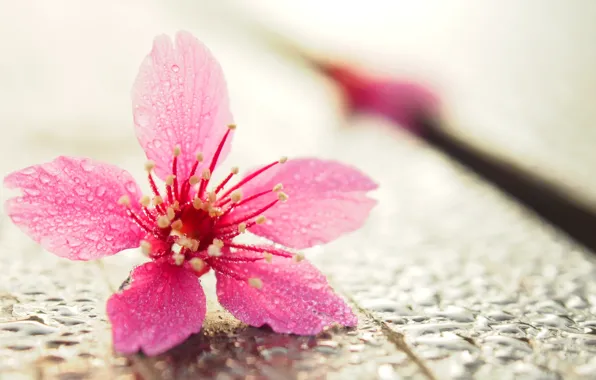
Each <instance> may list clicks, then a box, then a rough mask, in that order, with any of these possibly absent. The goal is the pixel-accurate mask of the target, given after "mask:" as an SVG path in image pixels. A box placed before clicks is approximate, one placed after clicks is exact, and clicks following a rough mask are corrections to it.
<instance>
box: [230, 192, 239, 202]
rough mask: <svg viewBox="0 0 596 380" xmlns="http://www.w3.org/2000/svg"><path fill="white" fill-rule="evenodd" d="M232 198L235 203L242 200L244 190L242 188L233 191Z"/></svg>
mask: <svg viewBox="0 0 596 380" xmlns="http://www.w3.org/2000/svg"><path fill="white" fill-rule="evenodd" d="M230 198H231V199H232V202H234V203H238V202H240V200H241V199H242V191H241V190H240V189H238V190H234V191H232V194H231V195H230Z"/></svg>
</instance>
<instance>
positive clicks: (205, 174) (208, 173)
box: [201, 169, 211, 180]
mask: <svg viewBox="0 0 596 380" xmlns="http://www.w3.org/2000/svg"><path fill="white" fill-rule="evenodd" d="M201 177H203V179H204V180H208V179H209V178H211V170H209V169H203V173H202V174H201Z"/></svg>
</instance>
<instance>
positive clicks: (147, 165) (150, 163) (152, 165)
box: [145, 160, 155, 172]
mask: <svg viewBox="0 0 596 380" xmlns="http://www.w3.org/2000/svg"><path fill="white" fill-rule="evenodd" d="M153 168H155V162H154V161H151V160H149V161H147V162H145V170H147V171H148V172H150V171H152V170H153Z"/></svg>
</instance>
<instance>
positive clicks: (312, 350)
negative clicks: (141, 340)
mask: <svg viewBox="0 0 596 380" xmlns="http://www.w3.org/2000/svg"><path fill="white" fill-rule="evenodd" d="M203 326H204V327H203V329H202V330H201V332H200V333H199V334H195V335H193V336H191V337H190V338H189V339H187V340H186V341H185V342H184V343H182V344H180V345H178V346H177V347H175V348H173V349H171V350H169V351H168V352H166V353H164V354H162V355H158V356H156V357H148V356H145V355H143V354H137V355H132V356H130V357H129V358H130V359H131V361H132V362H133V363H135V367H137V368H136V370H137V372H139V374H140V375H141V377H149V378H152V377H157V378H160V379H194V378H218V379H219V378H224V379H227V378H230V379H233V378H246V377H249V378H250V377H253V376H254V377H255V378H261V377H266V378H281V379H283V378H297V377H304V376H306V377H308V378H324V377H325V373H327V372H328V370H329V368H326V367H325V366H321V363H324V362H325V361H326V360H327V358H328V357H330V356H340V355H341V354H342V353H343V351H344V348H343V347H342V345H341V344H339V343H337V342H335V339H336V338H338V337H339V338H340V337H341V336H343V335H345V334H350V333H349V331H350V330H354V329H346V328H341V327H333V328H330V329H328V330H326V331H324V332H322V333H321V334H319V335H317V336H298V335H288V334H278V333H275V332H273V331H272V330H271V329H270V328H269V327H268V326H264V327H262V328H254V327H250V326H247V325H245V324H243V323H241V322H238V321H237V320H235V319H234V318H233V317H232V316H231V315H229V314H228V313H227V312H225V311H217V312H209V313H208V314H207V318H206V320H205V323H204V325H203ZM340 340H341V339H340Z"/></svg>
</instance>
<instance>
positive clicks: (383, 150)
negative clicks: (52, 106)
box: [0, 128, 596, 379]
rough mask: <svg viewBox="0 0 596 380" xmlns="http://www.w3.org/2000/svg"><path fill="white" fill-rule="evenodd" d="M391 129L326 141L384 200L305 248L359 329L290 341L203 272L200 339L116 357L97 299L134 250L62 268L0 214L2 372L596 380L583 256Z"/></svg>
mask: <svg viewBox="0 0 596 380" xmlns="http://www.w3.org/2000/svg"><path fill="white" fill-rule="evenodd" d="M388 133H390V132H388V131H387V130H383V129H376V130H372V131H371V129H370V128H369V129H368V131H366V132H365V130H364V129H360V130H359V129H353V130H351V131H347V132H343V133H342V134H338V135H337V136H336V137H337V138H335V139H330V140H329V141H328V142H327V143H326V145H325V146H324V147H323V148H324V150H325V151H326V152H327V153H329V152H331V153H332V155H333V156H335V157H338V158H342V159H345V160H348V161H354V160H355V159H354V158H355V157H368V159H366V160H360V163H359V166H360V167H362V168H363V169H364V170H367V171H368V172H370V173H371V174H372V175H373V176H375V177H376V178H377V179H379V181H380V182H381V189H380V190H379V191H378V192H377V194H376V195H377V197H378V198H379V199H380V200H381V203H380V204H381V206H380V207H378V208H377V209H375V211H374V212H373V215H372V217H371V219H370V221H369V223H367V225H366V226H365V228H364V229H363V230H362V231H360V232H357V233H354V234H351V235H349V236H347V237H346V238H344V239H341V240H339V241H337V242H335V243H332V244H331V245H329V246H327V247H325V248H315V249H313V250H312V251H311V252H308V253H307V255H310V256H311V258H312V259H313V261H314V262H315V263H316V264H317V265H318V266H319V267H321V268H322V269H323V271H324V272H326V273H327V274H328V275H329V276H330V279H331V281H332V283H334V284H335V285H336V286H337V288H338V289H339V290H340V291H341V292H343V294H346V295H348V296H349V297H350V298H351V299H352V300H353V301H354V302H355V303H356V304H357V305H358V307H359V308H361V309H362V311H361V312H360V313H359V315H360V319H361V323H360V326H359V327H358V329H354V330H343V329H338V328H336V329H331V330H330V331H328V332H326V333H324V334H322V335H320V336H318V337H293V336H286V335H278V334H274V333H271V332H270V331H268V330H266V329H254V328H249V327H246V326H243V325H240V324H239V323H238V322H236V321H235V320H234V319H233V318H231V317H230V316H229V315H228V314H227V313H225V312H223V311H221V310H220V309H219V308H218V307H217V305H215V304H214V300H213V297H212V295H213V291H212V290H213V289H212V288H213V284H212V283H210V282H209V280H208V281H207V283H206V293H207V294H211V303H210V305H209V309H210V312H209V314H208V315H209V317H208V320H207V322H206V327H205V329H204V331H203V332H202V334H200V335H197V336H195V337H193V338H191V339H190V340H189V341H187V342H186V343H185V344H183V345H182V346H180V347H178V348H176V349H174V350H172V351H171V352H169V353H167V354H164V355H161V356H159V357H156V358H145V357H143V356H140V355H133V356H129V357H121V356H117V355H114V354H113V353H112V350H111V345H110V338H109V325H108V324H107V322H106V317H105V314H104V305H105V299H106V298H107V297H108V296H109V294H110V293H111V291H112V289H115V288H117V287H118V286H119V284H120V283H121V282H122V281H123V280H124V279H125V278H126V276H127V274H128V270H129V269H130V268H131V267H132V265H134V264H135V263H138V262H140V255H138V253H137V252H128V253H125V254H123V255H120V256H116V257H111V258H108V259H106V260H104V261H103V262H101V263H82V262H69V261H66V260H63V259H58V258H55V257H53V256H51V255H50V254H48V253H46V252H42V251H41V249H39V248H38V247H37V246H35V244H33V243H31V242H29V241H28V240H25V239H23V238H22V235H21V234H20V233H19V232H18V231H17V230H16V228H14V227H13V226H11V225H10V224H9V223H8V222H7V221H6V219H3V222H2V232H3V233H2V236H1V237H0V239H1V244H2V254H1V255H0V260H1V264H2V268H3V269H4V273H5V274H4V276H3V281H2V283H1V288H0V292H1V293H0V294H1V297H0V300H1V302H2V303H1V306H2V309H1V310H2V314H0V322H1V323H0V363H1V365H0V374H2V375H6V376H13V375H15V376H16V374H19V375H20V376H21V377H23V378H39V377H41V378H55V377H59V376H61V378H83V377H85V376H86V377H88V378H105V377H106V376H107V377H117V376H121V378H132V376H140V377H142V378H147V379H152V378H171V379H184V378H193V377H194V376H197V375H201V376H205V377H208V378H218V379H228V378H240V377H244V376H248V377H251V376H252V377H256V378H260V377H264V378H325V377H327V378H346V377H352V378H362V379H368V378H371V379H373V378H379V379H393V378H400V377H401V378H437V379H467V378H483V379H507V378H530V379H550V378H552V379H559V378H591V377H590V376H593V374H594V373H595V372H596V361H594V359H593V357H594V354H595V353H596V348H595V347H596V334H595V333H594V331H596V330H595V329H596V299H595V298H594V294H595V290H596V276H595V275H596V271H595V269H594V263H593V260H592V257H591V256H589V254H588V253H586V252H582V250H581V249H580V248H579V247H578V246H576V245H574V244H573V243H571V242H569V241H568V240H566V238H564V237H562V236H561V235H559V234H558V233H557V232H556V231H553V230H552V228H550V227H549V226H547V225H545V224H544V223H542V222H540V221H539V220H537V219H535V218H534V217H533V216H532V215H529V214H528V213H527V212H525V211H524V210H523V209H522V208H521V207H520V206H518V205H517V204H515V203H513V202H511V201H509V200H508V199H505V198H504V197H503V196H502V195H500V194H499V193H498V192H496V191H495V190H494V189H492V188H490V187H488V186H486V185H484V184H483V183H480V182H478V181H477V179H476V178H475V177H473V176H471V175H469V174H468V173H466V172H464V171H463V170H462V169H460V168H459V167H457V166H455V165H453V164H452V163H450V162H449V161H447V160H445V159H444V158H443V157H441V156H440V155H438V154H436V153H435V152H433V151H431V150H429V149H427V148H425V147H424V146H421V145H420V144H419V143H417V142H416V141H414V140H409V139H407V138H406V137H404V136H400V135H394V134H391V135H388ZM345 147H350V149H345ZM373 151H374V152H375V154H376V155H377V156H373V155H372V152H373ZM348 154H349V155H348ZM375 157H381V158H382V159H383V160H384V162H390V163H391V166H382V165H378V162H379V160H377V159H376V158H375ZM69 376H70V377H69ZM9 378H10V377H9Z"/></svg>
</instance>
